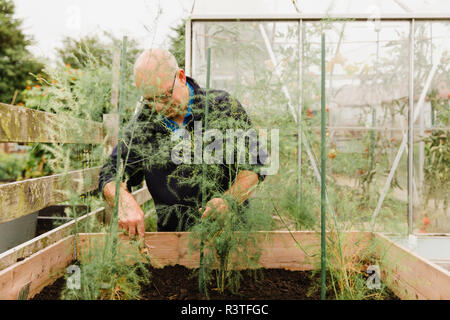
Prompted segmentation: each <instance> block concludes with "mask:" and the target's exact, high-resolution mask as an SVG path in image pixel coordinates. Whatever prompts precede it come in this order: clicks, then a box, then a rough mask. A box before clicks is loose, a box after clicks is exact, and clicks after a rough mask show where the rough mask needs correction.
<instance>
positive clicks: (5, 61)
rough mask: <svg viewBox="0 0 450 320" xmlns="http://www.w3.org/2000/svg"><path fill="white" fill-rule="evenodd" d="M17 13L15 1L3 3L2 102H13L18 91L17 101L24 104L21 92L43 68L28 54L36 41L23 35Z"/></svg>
mask: <svg viewBox="0 0 450 320" xmlns="http://www.w3.org/2000/svg"><path fill="white" fill-rule="evenodd" d="M14 11H15V6H14V3H13V2H12V1H9V0H0V79H1V81H0V102H5V103H10V102H11V100H12V98H13V96H14V92H15V90H18V92H19V95H18V97H16V100H15V101H16V102H18V101H21V99H22V96H21V92H22V91H23V90H24V89H25V88H26V87H27V86H28V85H32V84H33V80H35V76H33V75H31V74H30V73H33V74H35V75H38V74H40V73H41V71H42V68H43V65H42V64H41V63H40V62H38V61H37V60H36V59H35V58H34V57H33V56H32V54H31V53H30V52H29V51H28V49H27V47H28V46H29V45H31V44H32V41H33V39H32V38H31V37H29V36H26V35H25V34H24V33H23V32H22V30H21V28H22V20H20V19H15V18H14V17H13V16H14Z"/></svg>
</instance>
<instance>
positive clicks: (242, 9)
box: [191, 0, 450, 20]
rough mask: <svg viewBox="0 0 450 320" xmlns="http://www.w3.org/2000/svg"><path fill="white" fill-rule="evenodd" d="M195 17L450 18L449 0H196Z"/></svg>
mask: <svg viewBox="0 0 450 320" xmlns="http://www.w3.org/2000/svg"><path fill="white" fill-rule="evenodd" d="M191 14H192V16H191V17H192V19H194V20H203V19H205V20H212V19H217V20H221V19H226V20H231V19H298V18H305V19H308V18H310V19H321V18H327V17H336V18H355V19H358V18H361V19H367V18H372V19H373V18H376V17H380V18H381V19H383V18H387V19H395V18H399V19H407V18H417V19H421V18H423V19H428V18H430V19H450V1H448V0H320V1H317V0H302V1H299V0H227V1H223V0H195V1H194V4H193V6H192V12H191Z"/></svg>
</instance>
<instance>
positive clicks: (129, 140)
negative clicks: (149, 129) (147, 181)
mask: <svg viewBox="0 0 450 320" xmlns="http://www.w3.org/2000/svg"><path fill="white" fill-rule="evenodd" d="M133 124H134V121H131V122H130V124H129V125H128V126H127V128H126V129H125V135H124V139H123V140H122V141H121V142H120V143H121V155H120V157H121V162H122V164H123V166H124V171H125V175H124V176H123V177H122V181H125V178H127V188H128V190H129V191H131V187H132V186H137V185H139V184H140V183H141V182H142V180H143V178H144V170H143V167H142V159H141V157H140V156H139V155H138V154H137V153H136V152H135V151H134V150H135V149H136V144H137V143H139V141H138V139H136V138H135V137H134V135H133V133H134V132H133V127H134V126H133ZM117 151H118V146H115V147H114V149H113V151H112V152H111V154H110V155H109V157H108V158H107V160H106V162H105V163H104V164H103V166H102V168H101V169H100V175H99V182H98V189H99V190H100V192H101V193H102V194H103V189H104V187H105V185H106V184H107V183H108V182H111V181H115V179H116V176H117V157H118V152H117Z"/></svg>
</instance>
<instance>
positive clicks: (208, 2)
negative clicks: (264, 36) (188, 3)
mask: <svg viewBox="0 0 450 320" xmlns="http://www.w3.org/2000/svg"><path fill="white" fill-rule="evenodd" d="M296 12H297V11H296V10H295V6H294V5H293V3H292V0H277V1H274V0H245V1H242V0H227V1H215V0H200V1H198V0H197V1H195V4H194V10H193V12H192V13H193V14H196V15H233V14H242V15H245V14H251V15H255V14H264V15H267V14H295V13H296Z"/></svg>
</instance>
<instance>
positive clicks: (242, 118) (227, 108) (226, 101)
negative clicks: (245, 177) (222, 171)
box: [216, 94, 269, 182]
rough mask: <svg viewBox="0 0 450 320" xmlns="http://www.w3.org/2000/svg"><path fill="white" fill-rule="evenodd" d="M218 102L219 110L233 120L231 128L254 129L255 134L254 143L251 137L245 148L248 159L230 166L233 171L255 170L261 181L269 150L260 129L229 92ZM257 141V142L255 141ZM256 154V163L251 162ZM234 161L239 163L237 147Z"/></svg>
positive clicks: (230, 124) (246, 130)
mask: <svg viewBox="0 0 450 320" xmlns="http://www.w3.org/2000/svg"><path fill="white" fill-rule="evenodd" d="M216 101H217V103H219V110H220V111H221V112H224V113H225V114H226V116H228V117H229V119H230V120H231V122H230V123H229V126H230V127H231V129H235V130H236V129H241V130H243V131H244V132H250V131H249V130H252V129H253V130H252V131H253V134H254V135H255V137H254V140H253V145H252V144H251V143H250V141H251V139H249V143H247V142H246V148H245V157H246V158H245V159H246V161H245V162H244V163H242V164H239V165H230V164H228V165H227V166H231V167H233V168H230V169H231V171H232V172H234V173H236V172H235V171H236V170H238V171H242V170H249V171H252V172H255V173H256V174H257V175H258V180H259V181H260V182H261V181H263V180H264V179H265V175H264V174H263V173H262V172H261V168H262V167H263V166H264V164H265V163H266V159H267V158H268V156H269V154H268V152H267V149H265V148H262V147H261V145H260V143H259V141H258V139H259V137H258V131H257V130H256V128H255V127H254V125H253V124H252V121H251V119H250V117H249V116H248V114H247V112H246V111H245V109H244V107H243V106H242V105H241V103H240V102H239V101H238V100H237V99H235V98H233V97H232V96H231V95H229V94H225V95H223V96H221V97H220V98H219V99H217V100H216ZM245 139H247V138H245ZM255 141H256V143H255ZM251 156H256V161H253V162H256V163H253V164H252V163H250V157H251ZM234 157H235V159H234V163H235V164H236V163H237V150H236V148H235V152H234Z"/></svg>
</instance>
